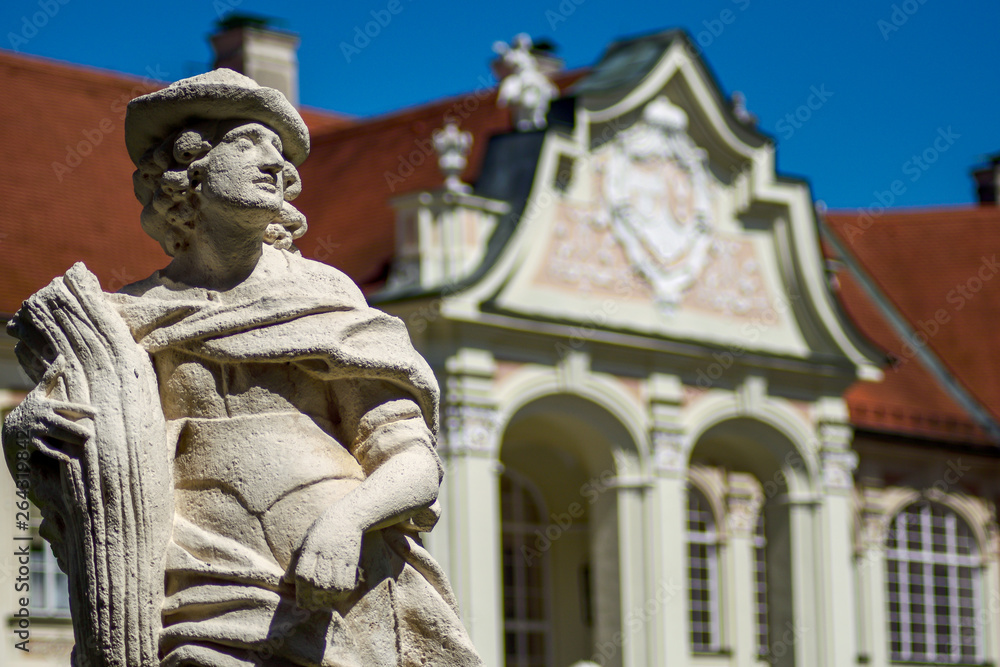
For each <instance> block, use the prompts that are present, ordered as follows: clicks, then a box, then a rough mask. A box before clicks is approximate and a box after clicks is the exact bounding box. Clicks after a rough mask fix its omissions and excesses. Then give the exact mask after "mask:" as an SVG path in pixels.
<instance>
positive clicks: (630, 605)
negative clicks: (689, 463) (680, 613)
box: [613, 476, 662, 667]
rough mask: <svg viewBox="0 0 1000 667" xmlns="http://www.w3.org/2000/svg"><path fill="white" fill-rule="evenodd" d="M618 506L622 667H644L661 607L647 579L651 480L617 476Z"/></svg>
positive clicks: (646, 663)
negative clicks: (647, 513) (647, 523)
mask: <svg viewBox="0 0 1000 667" xmlns="http://www.w3.org/2000/svg"><path fill="white" fill-rule="evenodd" d="M613 484H614V485H615V490H616V492H617V501H618V502H617V504H618V544H619V560H618V563H619V577H620V581H621V600H622V611H621V621H620V632H621V635H622V642H621V644H622V651H621V655H622V660H621V665H622V666H623V667H645V666H646V665H650V664H653V662H652V661H651V660H650V659H649V656H648V649H649V647H648V646H647V639H648V638H650V635H651V633H653V632H655V628H654V627H652V626H653V624H654V620H655V619H656V618H657V617H658V616H660V614H661V606H662V605H661V604H660V603H659V602H657V600H656V598H655V596H654V595H653V593H654V591H653V590H652V589H651V588H650V587H649V586H648V582H647V579H646V562H647V548H646V545H647V543H648V541H649V539H648V538H649V535H648V533H647V531H646V522H645V520H644V514H645V511H644V510H645V505H646V502H645V500H646V496H647V492H648V488H649V485H650V480H646V479H642V478H629V477H624V476H619V477H617V478H616V479H615V481H614V482H613Z"/></svg>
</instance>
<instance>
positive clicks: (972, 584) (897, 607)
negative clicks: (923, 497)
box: [886, 502, 983, 665]
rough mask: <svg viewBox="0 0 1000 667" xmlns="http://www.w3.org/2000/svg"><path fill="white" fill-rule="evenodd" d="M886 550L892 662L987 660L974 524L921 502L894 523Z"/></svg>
mask: <svg viewBox="0 0 1000 667" xmlns="http://www.w3.org/2000/svg"><path fill="white" fill-rule="evenodd" d="M886 547H887V552H886V561H887V565H888V581H889V650H890V656H891V659H892V660H902V661H907V662H924V663H934V664H939V665H968V664H979V663H981V662H982V661H983V641H982V628H981V627H980V624H979V610H980V607H981V600H980V593H979V576H980V569H979V568H980V556H979V548H978V546H977V544H976V539H975V536H974V535H973V534H972V531H971V529H970V528H969V526H968V525H967V524H966V523H965V522H964V521H963V520H962V519H960V518H959V517H958V515H956V514H955V512H953V511H951V510H950V509H948V508H946V507H943V506H941V505H938V504H935V503H929V502H919V503H915V504H913V505H910V506H908V507H907V508H905V509H904V510H903V511H901V512H900V513H899V514H897V515H896V517H895V518H894V519H893V521H892V524H891V526H890V530H889V537H888V541H887V545H886Z"/></svg>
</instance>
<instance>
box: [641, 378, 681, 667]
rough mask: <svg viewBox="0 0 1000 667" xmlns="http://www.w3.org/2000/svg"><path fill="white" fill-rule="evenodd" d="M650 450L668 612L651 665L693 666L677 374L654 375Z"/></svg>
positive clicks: (659, 587) (658, 584) (655, 535)
mask: <svg viewBox="0 0 1000 667" xmlns="http://www.w3.org/2000/svg"><path fill="white" fill-rule="evenodd" d="M648 386H649V411H650V433H649V437H650V445H651V447H650V449H651V451H652V455H653V475H654V481H653V484H654V489H653V494H652V500H653V503H652V505H653V507H652V509H653V511H652V512H651V514H652V515H653V521H654V522H655V523H656V526H657V529H656V530H655V531H653V532H652V533H651V539H650V551H651V562H652V568H651V569H652V572H653V581H652V582H651V583H652V589H653V590H655V591H656V594H657V599H659V600H661V605H660V606H661V608H662V611H661V613H660V614H659V616H657V617H656V618H655V619H653V620H654V621H655V623H654V625H655V627H653V628H651V630H652V631H653V634H652V639H653V642H652V646H651V649H650V658H651V660H650V664H656V665H664V666H666V667H687V665H689V664H690V660H691V648H690V646H691V641H690V627H689V620H688V572H687V550H686V541H685V540H684V528H685V526H686V525H687V475H686V473H687V467H688V466H687V456H688V451H687V450H688V448H687V446H686V445H687V440H686V435H685V432H684V428H683V426H682V425H681V419H680V413H681V403H682V401H683V399H684V387H683V385H682V383H681V381H680V378H678V377H677V376H674V375H664V374H654V375H652V376H651V377H650V379H649V385H648Z"/></svg>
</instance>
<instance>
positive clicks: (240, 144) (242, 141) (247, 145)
mask: <svg viewBox="0 0 1000 667" xmlns="http://www.w3.org/2000/svg"><path fill="white" fill-rule="evenodd" d="M236 147H237V148H239V149H240V150H241V151H246V150H250V149H251V148H253V142H252V141H251V140H250V139H248V138H247V137H240V138H239V140H237V142H236Z"/></svg>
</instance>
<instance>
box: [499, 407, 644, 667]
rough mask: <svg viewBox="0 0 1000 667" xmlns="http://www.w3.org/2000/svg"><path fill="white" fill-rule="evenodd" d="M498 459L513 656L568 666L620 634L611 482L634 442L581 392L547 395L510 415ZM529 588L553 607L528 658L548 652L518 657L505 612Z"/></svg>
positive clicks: (513, 612) (609, 661) (631, 457)
mask: <svg viewBox="0 0 1000 667" xmlns="http://www.w3.org/2000/svg"><path fill="white" fill-rule="evenodd" d="M500 460H501V463H502V464H503V466H504V474H503V475H502V476H501V491H502V494H501V516H502V532H503V537H504V549H503V571H504V616H505V618H506V619H508V623H507V624H505V638H506V649H505V650H506V655H507V660H508V662H507V664H508V665H527V664H531V665H570V664H573V663H575V662H578V661H581V660H588V659H591V658H592V657H593V655H594V647H595V646H596V645H598V644H601V645H607V642H614V638H615V637H616V633H620V632H621V629H622V628H621V602H620V599H621V592H620V583H619V578H620V574H619V570H620V568H619V560H620V559H619V539H618V534H619V530H618V511H619V506H618V490H617V486H616V485H615V483H614V482H615V479H616V478H617V476H618V475H619V474H621V473H622V468H623V467H627V468H631V467H633V466H638V459H637V455H636V449H635V445H634V441H633V439H632V438H631V437H630V436H629V434H628V432H627V430H626V429H625V428H624V427H623V426H622V424H621V423H620V422H618V420H616V419H615V417H614V416H613V415H611V414H610V413H609V412H607V411H606V410H604V409H603V408H601V407H600V406H598V405H596V404H594V403H592V402H590V401H588V400H585V399H582V398H580V397H577V396H571V395H566V394H559V395H550V396H546V397H543V398H540V399H537V400H535V401H532V402H531V403H529V404H527V405H525V406H524V407H522V408H521V409H520V410H518V411H517V412H516V413H515V414H514V415H513V416H512V417H511V419H510V421H509V422H508V424H507V427H506V429H505V431H504V435H503V440H502V443H501V449H500ZM528 489H530V491H526V490H528ZM518 498H520V500H518ZM526 498H531V499H533V500H531V501H530V502H526V500H525V499H526ZM516 503H521V504H520V508H521V509H520V511H521V512H522V514H524V512H525V511H527V514H528V515H531V512H536V513H538V516H537V517H535V518H532V519H531V520H530V521H527V522H525V518H526V517H525V516H519V515H518V511H519V510H518V509H517V505H516ZM529 505H531V506H532V507H533V508H534V509H529V507H528V506H529ZM533 588H534V590H538V591H541V594H542V595H544V596H545V599H544V601H543V602H541V603H540V604H539V606H537V607H536V609H538V610H541V609H548V610H549V615H548V616H547V625H546V626H544V627H546V628H547V634H545V635H544V640H543V639H542V634H540V633H536V634H535V635H533V636H534V637H535V639H534V641H535V642H536V643H535V647H536V648H538V649H539V651H538V652H535V651H532V650H529V651H528V653H530V654H531V656H532V657H531V660H537V658H536V657H534V656H536V655H540V654H541V653H542V652H544V653H545V654H546V657H545V661H544V662H538V661H535V662H523V661H521V662H519V660H522V658H521V657H519V654H518V651H519V650H520V647H521V646H522V645H524V644H525V641H526V640H525V639H524V638H523V636H522V635H519V634H518V633H517V632H516V631H515V627H516V625H517V624H516V623H511V622H509V620H510V619H513V618H516V617H517V615H518V614H519V613H520V610H522V609H524V608H526V607H525V606H524V605H525V604H526V601H527V600H529V599H530V598H531V596H532V595H533V593H532V589H533ZM529 606H530V605H529ZM524 627H527V626H524ZM532 627H535V626H532ZM537 627H539V628H541V627H543V626H542V625H538V626H537ZM617 637H618V644H619V645H620V643H621V639H620V638H621V635H620V634H618V635H617ZM542 643H544V649H543V648H542V646H541V644H542ZM602 659H603V664H605V665H608V666H612V665H616V664H620V661H621V651H620V650H619V651H617V652H616V653H615V654H614V655H603V656H602Z"/></svg>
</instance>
